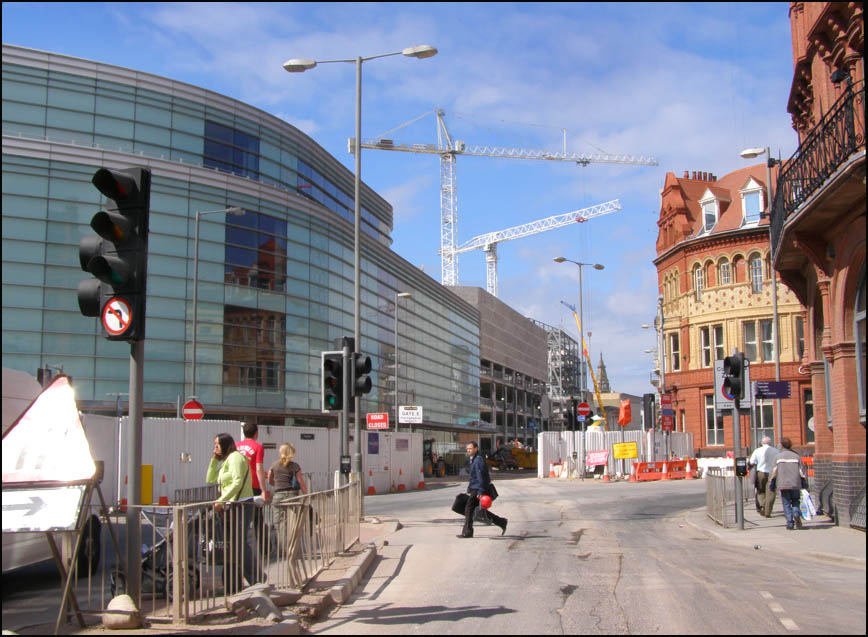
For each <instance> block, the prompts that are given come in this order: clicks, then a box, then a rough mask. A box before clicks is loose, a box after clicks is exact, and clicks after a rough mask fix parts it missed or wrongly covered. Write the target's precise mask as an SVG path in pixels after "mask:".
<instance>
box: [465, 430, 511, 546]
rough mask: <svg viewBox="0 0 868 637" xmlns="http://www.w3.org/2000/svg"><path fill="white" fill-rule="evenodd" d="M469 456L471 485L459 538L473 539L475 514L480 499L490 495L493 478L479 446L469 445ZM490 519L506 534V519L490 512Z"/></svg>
mask: <svg viewBox="0 0 868 637" xmlns="http://www.w3.org/2000/svg"><path fill="white" fill-rule="evenodd" d="M467 456H468V457H469V458H470V483H469V484H468V485H467V495H468V498H467V506H465V508H464V529H462V531H461V533H460V534H458V536H457V537H461V538H466V537H473V513H474V511H476V507H478V506H479V497H480V496H483V495H486V494H487V493H488V486H489V485H490V484H491V478H490V477H489V476H488V466H487V465H486V464H485V460H484V459H483V457H482V456H481V455H480V453H479V445H477V444H476V443H475V442H468V443H467ZM488 517H490V518H491V520H492V522H494V524H496V525H497V526H499V527H500V534H501V535H503V534H504V533H506V522H507V520H506V518H502V517H500V516H498V515H495V514H493V513H492V512H491V511H488Z"/></svg>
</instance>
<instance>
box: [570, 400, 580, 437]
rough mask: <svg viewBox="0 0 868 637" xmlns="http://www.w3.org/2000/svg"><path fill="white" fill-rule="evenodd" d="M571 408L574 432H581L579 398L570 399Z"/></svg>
mask: <svg viewBox="0 0 868 637" xmlns="http://www.w3.org/2000/svg"><path fill="white" fill-rule="evenodd" d="M570 406H571V410H570V416H571V418H572V421H573V431H578V430H579V399H578V398H571V399H570Z"/></svg>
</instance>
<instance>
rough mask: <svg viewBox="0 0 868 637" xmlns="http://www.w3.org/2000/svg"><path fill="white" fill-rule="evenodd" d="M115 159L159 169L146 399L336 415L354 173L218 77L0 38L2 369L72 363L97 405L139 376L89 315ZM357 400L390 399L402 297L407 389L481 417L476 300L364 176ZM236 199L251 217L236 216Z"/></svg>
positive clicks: (453, 413)
mask: <svg viewBox="0 0 868 637" xmlns="http://www.w3.org/2000/svg"><path fill="white" fill-rule="evenodd" d="M101 166H105V167H108V168H125V167H130V166H144V167H147V168H149V169H150V170H151V171H152V187H151V214H150V238H149V261H148V300H147V340H146V342H145V365H144V374H145V384H144V401H145V413H146V414H150V415H174V414H175V412H176V406H177V404H178V401H179V400H180V401H183V400H184V399H185V398H186V397H187V396H189V395H190V393H191V389H192V387H191V370H192V362H191V361H192V340H191V339H192V335H193V329H194V326H193V306H192V299H193V271H194V265H195V264H194V239H195V237H194V234H195V226H196V216H197V212H209V213H211V214H208V215H202V216H201V217H200V218H201V222H200V229H199V253H198V266H199V267H198V270H199V275H198V319H197V325H196V326H195V327H196V335H197V337H196V341H197V368H196V369H197V371H196V385H197V387H196V394H197V396H198V399H199V400H200V401H201V402H202V403H204V404H205V406H206V410H207V412H208V417H211V416H212V415H214V416H216V415H218V414H219V415H222V416H225V417H232V418H244V419H249V420H256V421H257V422H259V423H260V424H315V423H317V422H319V423H323V422H324V420H323V418H324V416H323V414H322V413H321V411H320V384H321V380H320V366H321V362H320V352H321V351H324V350H332V349H335V342H336V341H338V340H339V339H340V337H341V336H344V335H351V334H352V332H353V224H352V221H353V199H352V192H353V175H352V173H351V172H350V171H349V170H347V169H346V168H345V167H344V166H343V165H342V164H341V163H340V162H338V161H337V160H336V159H335V158H334V157H332V156H331V155H329V154H328V153H327V152H326V151H325V150H324V149H322V148H321V147H320V146H319V145H318V144H317V143H316V142H315V141H313V140H312V139H311V138H309V137H307V136H306V135H305V134H304V133H302V132H300V131H299V130H298V129H296V128H295V127H293V126H291V125H289V124H287V123H286V122H284V121H282V120H280V119H278V118H276V117H274V116H272V115H269V114H268V113H265V112H263V111H260V110H258V109H256V108H254V107H252V106H249V105H247V104H244V103H241V102H238V101H236V100H232V99H230V98H227V97H225V96H222V95H219V94H216V93H213V92H211V91H208V90H205V89H202V88H198V87H195V86H191V85H188V84H184V83H182V82H175V81H172V80H169V79H166V78H162V77H158V76H155V75H150V74H146V73H141V72H138V71H134V70H130V69H124V68H120V67H116V66H111V65H107V64H101V63H97V62H92V61H86V60H81V59H78V58H72V57H68V56H63V55H57V54H53V53H46V52H41V51H35V50H32V49H26V48H21V47H16V46H9V45H3V199H2V202H3V211H2V219H3V256H2V258H3V303H2V306H3V315H2V318H3V326H2V332H3V341H2V356H3V366H4V367H10V368H13V369H18V370H21V371H25V372H28V373H30V374H35V373H36V370H37V369H39V368H42V367H45V366H57V367H62V368H63V370H64V372H65V373H67V374H69V375H70V376H72V377H73V379H74V387H75V388H76V395H77V397H78V399H79V401H80V404H81V405H82V407H83V408H86V409H91V410H101V409H108V408H109V407H111V409H112V410H113V409H114V405H115V399H114V397H113V396H112V394H116V393H124V392H127V391H128V379H129V346H128V345H127V344H126V343H124V342H110V341H107V340H105V339H104V338H103V336H102V328H101V327H100V326H99V324H98V319H93V318H87V317H84V316H82V315H81V313H80V312H79V309H78V303H77V299H76V287H77V284H78V282H79V281H80V280H82V279H86V278H88V277H89V275H88V274H87V273H85V272H83V271H82V270H81V268H80V265H79V256H78V247H79V241H80V239H81V238H82V237H84V236H87V235H90V234H93V233H92V230H91V228H90V226H89V223H90V219H91V217H92V216H93V215H94V213H95V212H96V211H98V210H99V207H100V205H101V201H100V196H99V192H98V191H97V190H96V188H94V186H93V185H92V184H91V181H90V180H91V177H92V176H93V173H94V171H95V170H96V169H97V168H99V167H101ZM361 198H362V202H361V207H362V224H361V229H362V234H361V243H362V245H361V295H362V296H361V308H362V309H361V314H362V315H361V330H362V337H361V344H360V347H357V349H358V350H360V351H362V352H364V353H365V354H368V355H370V356H371V358H372V361H373V368H374V369H373V372H372V374H371V377H372V381H373V386H374V388H373V391H372V392H371V393H370V394H368V395H367V396H366V397H365V398H364V400H363V402H362V410H363V412H389V413H393V410H394V404H395V397H394V391H395V387H394V384H395V381H394V368H395V366H394V358H395V348H394V327H395V326H394V320H395V308H394V299H395V294H396V293H399V292H411V293H412V298H410V299H406V300H405V301H404V302H402V305H401V310H400V322H399V339H400V363H401V368H400V375H399V378H400V386H399V388H398V390H399V401H400V403H401V404H410V405H421V406H423V408H424V416H425V425H424V428H426V429H428V428H431V429H434V430H436V429H451V430H453V431H460V430H472V426H471V425H465V424H464V423H472V422H476V421H478V420H479V365H480V360H479V313H478V311H477V310H476V309H475V308H474V307H473V306H471V305H470V304H468V303H466V302H465V301H463V300H462V299H460V298H459V297H457V296H456V295H454V294H453V293H452V292H450V291H449V289H448V288H444V287H443V286H441V285H440V284H439V283H438V282H436V281H435V280H434V279H432V278H431V277H429V276H428V275H426V274H424V273H422V272H421V271H420V270H418V269H417V268H415V267H414V266H413V265H412V264H410V263H408V262H406V261H405V260H404V259H402V258H401V257H399V256H398V255H396V254H394V253H393V252H392V251H391V250H390V245H391V242H392V241H391V236H390V235H391V231H392V209H391V206H390V205H389V204H388V203H387V202H386V201H385V200H384V199H382V198H381V197H380V196H379V195H377V193H375V192H374V191H373V190H371V189H370V188H368V187H367V186H365V185H364V184H363V186H362V195H361ZM229 207H238V208H240V209H241V210H242V211H243V212H242V213H241V214H227V213H226V212H225V209H226V208H229Z"/></svg>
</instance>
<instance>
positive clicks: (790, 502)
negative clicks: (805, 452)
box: [770, 438, 807, 531]
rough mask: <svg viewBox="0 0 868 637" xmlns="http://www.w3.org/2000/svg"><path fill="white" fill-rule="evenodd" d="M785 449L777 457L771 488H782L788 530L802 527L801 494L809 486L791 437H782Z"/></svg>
mask: <svg viewBox="0 0 868 637" xmlns="http://www.w3.org/2000/svg"><path fill="white" fill-rule="evenodd" d="M781 446H782V447H783V450H782V451H781V452H780V453H779V454H778V457H777V458H776V459H775V468H774V469H772V475H771V483H770V484H771V490H772V491H774V490H776V489H780V490H781V501H782V502H783V504H784V517H785V518H786V519H787V530H789V531H792V530H793V529H794V528H796V529H800V528H802V513H801V511H800V510H799V495H800V490H801V489H802V487H803V486H807V478H806V477H805V470H804V468H803V466H802V458H801V456H799V454H797V453H796V452H795V451H793V443H792V441H791V440H790V439H789V438H782V439H781Z"/></svg>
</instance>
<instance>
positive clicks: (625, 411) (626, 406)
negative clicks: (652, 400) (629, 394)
mask: <svg viewBox="0 0 868 637" xmlns="http://www.w3.org/2000/svg"><path fill="white" fill-rule="evenodd" d="M631 422H633V412H632V409H631V407H630V400H629V399H624V400H622V401H621V409H620V411H619V412H618V424H619V425H621V426H622V427H626V426H627V425H629V424H630V423H631Z"/></svg>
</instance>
